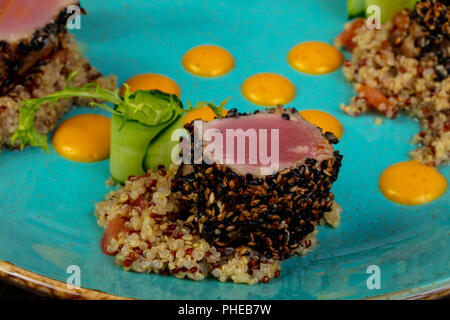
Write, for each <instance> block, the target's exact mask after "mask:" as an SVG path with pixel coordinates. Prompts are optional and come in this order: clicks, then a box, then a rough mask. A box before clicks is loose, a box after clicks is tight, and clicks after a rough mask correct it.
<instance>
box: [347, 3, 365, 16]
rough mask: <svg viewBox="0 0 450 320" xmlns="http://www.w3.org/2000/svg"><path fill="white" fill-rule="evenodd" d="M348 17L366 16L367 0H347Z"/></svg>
mask: <svg viewBox="0 0 450 320" xmlns="http://www.w3.org/2000/svg"><path fill="white" fill-rule="evenodd" d="M347 10H348V18H349V19H353V18H356V17H364V15H365V12H366V11H365V10H366V3H365V0H347Z"/></svg>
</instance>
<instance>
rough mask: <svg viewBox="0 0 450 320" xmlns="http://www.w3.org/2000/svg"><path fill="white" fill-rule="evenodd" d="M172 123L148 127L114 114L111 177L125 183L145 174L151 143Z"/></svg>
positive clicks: (112, 122)
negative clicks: (143, 163)
mask: <svg viewBox="0 0 450 320" xmlns="http://www.w3.org/2000/svg"><path fill="white" fill-rule="evenodd" d="M168 125H170V123H163V124H161V125H156V126H148V125H145V124H142V123H139V122H138V121H134V120H127V121H125V123H124V119H123V117H122V116H120V115H117V114H113V116H112V118H111V149H110V163H109V167H110V171H111V177H112V178H113V179H114V180H115V181H117V182H119V183H124V182H125V181H126V180H127V179H128V177H129V176H131V175H133V176H140V175H143V174H145V171H144V168H142V161H143V159H144V156H145V154H146V152H147V149H148V146H149V144H150V142H151V141H152V140H153V139H154V138H155V137H156V136H157V135H158V133H160V132H161V130H163V129H164V127H166V126H168Z"/></svg>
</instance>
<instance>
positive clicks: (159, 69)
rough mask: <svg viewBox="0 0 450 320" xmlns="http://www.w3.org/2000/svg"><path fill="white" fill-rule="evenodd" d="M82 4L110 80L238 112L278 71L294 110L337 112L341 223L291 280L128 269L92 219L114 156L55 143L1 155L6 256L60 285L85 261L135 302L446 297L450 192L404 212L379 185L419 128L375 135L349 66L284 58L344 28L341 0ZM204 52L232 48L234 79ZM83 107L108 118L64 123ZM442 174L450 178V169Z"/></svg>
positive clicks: (393, 128)
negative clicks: (375, 273) (312, 71)
mask: <svg viewBox="0 0 450 320" xmlns="http://www.w3.org/2000/svg"><path fill="white" fill-rule="evenodd" d="M82 2H83V5H84V6H85V8H86V10H87V12H88V15H87V16H83V17H82V19H81V30H75V31H74V32H73V33H74V34H75V36H76V38H77V40H78V42H79V44H80V47H81V48H82V49H83V51H84V53H85V55H86V56H87V57H89V58H90V60H91V62H92V64H93V65H94V66H96V67H98V68H99V69H100V70H101V71H102V72H103V73H104V74H110V73H114V74H116V75H117V76H118V78H119V81H120V82H123V81H125V80H126V79H128V78H129V77H131V76H133V75H136V74H139V73H144V72H153V73H161V74H165V75H167V76H169V77H171V78H172V79H174V80H175V81H176V82H177V83H178V84H179V86H180V88H181V91H182V100H183V102H186V101H187V100H190V101H192V102H196V101H199V100H206V101H213V102H216V103H218V102H220V101H223V100H224V99H226V98H227V97H230V101H229V103H228V108H231V107H238V108H239V109H240V110H242V111H250V110H254V109H255V107H254V106H252V105H251V104H250V103H249V102H248V101H246V100H245V99H244V97H243V96H242V95H241V92H240V86H241V84H242V83H243V81H244V80H245V79H246V78H247V77H248V76H250V75H253V74H255V73H260V72H276V73H279V74H281V75H284V76H286V77H287V78H289V79H290V80H291V81H292V82H293V83H294V84H295V87H296V89H297V96H296V98H295V100H294V101H292V103H290V106H292V107H296V108H298V109H305V108H308V109H310V108H314V109H321V110H325V111H327V112H329V113H331V114H333V115H334V116H336V117H337V118H338V119H339V120H340V121H341V122H342V124H343V126H344V128H345V134H344V137H343V139H342V141H341V142H340V143H339V145H338V149H339V150H340V151H341V153H342V154H343V155H344V162H343V166H342V171H341V173H340V178H339V180H338V181H337V183H336V184H335V185H334V186H333V192H334V193H335V195H336V200H337V202H339V203H340V204H341V205H342V207H343V208H344V213H343V215H342V220H341V226H340V227H339V228H338V229H331V228H326V227H322V228H321V230H320V232H319V236H318V239H319V241H320V244H319V246H318V247H317V248H316V249H315V250H314V251H313V252H312V253H311V254H310V255H308V256H306V257H304V258H292V259H289V260H288V261H286V262H284V263H283V267H282V273H281V277H280V278H279V279H274V280H272V281H271V282H270V283H268V284H266V285H262V284H261V285H260V284H258V285H254V286H247V285H237V284H233V283H220V282H218V281H216V280H212V279H210V280H205V281H200V282H193V281H189V280H180V279H177V278H175V277H168V276H162V275H157V274H138V273H133V272H124V271H123V270H122V268H121V267H118V266H115V265H114V263H113V258H111V257H109V256H105V255H103V254H102V253H101V250H100V247H99V240H100V237H101V235H102V229H101V228H99V227H98V226H97V223H96V220H95V217H94V215H93V211H94V204H95V203H96V202H98V201H100V200H102V199H103V197H104V195H105V194H106V193H107V192H109V191H110V190H111V188H109V187H107V186H106V184H105V181H106V180H107V179H108V178H109V169H108V161H103V162H97V163H88V164H86V163H77V162H72V161H68V160H65V159H63V158H61V157H60V156H58V155H57V154H56V153H55V151H54V150H53V149H52V148H50V155H46V154H45V153H42V152H41V151H40V150H39V149H36V148H26V149H25V150H24V151H22V152H17V151H13V152H11V151H7V150H3V152H2V153H1V154H0V176H1V181H0V195H1V196H0V242H1V243H2V245H1V246H0V259H2V260H4V261H9V262H10V263H12V264H14V265H16V266H18V267H20V268H23V269H26V270H29V271H32V272H35V273H38V274H41V275H43V276H45V277H48V278H51V279H56V280H59V281H62V282H65V281H66V279H67V278H68V277H69V276H70V274H68V273H67V272H66V271H67V267H68V266H69V265H77V266H79V267H80V270H81V286H82V287H84V288H89V289H95V290H99V291H103V292H107V293H111V294H115V295H120V296H125V297H132V298H148V299H327V298H333V299H334V298H338V299H342V298H367V297H384V298H405V297H411V296H417V295H427V293H428V292H435V291H436V290H437V291H442V290H443V291H444V292H446V290H448V288H449V286H450V268H449V261H450V259H449V253H450V239H449V230H450V228H449V226H450V220H449V216H450V215H449V200H450V195H449V193H448V192H447V193H446V194H445V195H444V196H442V197H441V198H440V199H438V200H436V201H434V202H431V203H429V204H425V205H420V206H401V205H397V204H395V203H392V202H390V201H388V200H386V199H385V198H384V197H383V196H382V194H381V193H380V191H379V190H378V188H377V181H378V177H379V176H380V174H381V172H382V171H383V169H385V168H386V167H388V166H389V165H391V164H393V163H396V162H399V161H403V160H406V159H408V151H409V150H411V149H412V148H414V146H413V145H411V144H410V140H411V137H412V136H413V134H414V133H415V132H417V130H418V123H417V122H416V121H414V120H413V119H411V118H408V117H404V116H400V117H399V118H398V119H397V120H395V121H391V120H384V121H383V124H382V125H378V126H376V125H374V124H373V121H374V117H375V115H364V116H360V117H359V118H357V119H356V118H352V117H349V116H346V115H344V114H342V113H341V112H340V109H339V105H340V103H343V102H348V101H349V99H350V97H351V96H352V95H353V94H354V91H353V89H352V87H351V85H350V84H348V83H347V82H346V81H345V80H344V76H343V74H342V71H341V70H339V71H337V72H334V73H332V74H329V75H324V76H309V75H305V74H301V73H299V72H297V71H295V70H294V69H292V68H291V67H290V66H289V65H288V63H287V61H286V57H287V53H288V52H289V50H290V49H291V48H292V47H293V46H294V45H296V44H298V43H300V42H302V41H308V40H318V41H324V42H328V43H332V41H333V39H334V37H335V36H336V35H337V34H338V33H339V32H340V31H341V30H342V28H343V25H344V23H345V22H346V17H347V14H346V5H345V1H335V0H317V1H294V0H289V1H288V0H285V1H279V0H272V1H260V0H258V1H256V0H248V1H212V0H211V1H206V0H205V1H200V0H191V1H163V0H161V1H139V0H134V1H131V0H130V1H117V0H115V1H108V5H105V2H104V1H98V0H97V1H82ZM206 43H213V44H217V45H220V46H223V47H224V48H226V49H228V50H229V51H230V52H231V53H232V55H233V56H234V58H235V60H236V66H235V68H234V69H233V70H232V72H230V73H229V74H227V75H225V76H223V77H219V78H214V79H204V78H198V77H194V76H192V75H190V74H188V73H187V72H186V71H185V70H184V69H183V67H182V66H181V58H182V56H183V54H184V53H185V52H186V51H187V50H188V49H190V48H192V47H194V46H197V45H199V44H206ZM86 112H98V113H102V111H100V110H94V111H92V110H90V109H87V108H79V109H74V110H72V111H71V112H70V113H69V114H68V115H66V117H65V118H69V117H71V116H73V115H75V114H80V113H86ZM440 171H441V172H442V173H443V174H444V175H445V176H446V177H447V179H448V177H449V172H450V171H449V168H448V167H442V168H440ZM373 265H375V266H378V267H379V270H380V276H381V278H380V279H381V288H380V289H376V288H373V289H369V288H368V286H367V280H368V278H369V276H371V274H368V273H367V270H368V267H369V266H373ZM0 269H1V268H0ZM369 269H370V268H369ZM3 274H4V273H3ZM447 292H448V291H447Z"/></svg>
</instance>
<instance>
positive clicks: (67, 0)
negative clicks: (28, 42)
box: [0, 0, 76, 41]
mask: <svg viewBox="0 0 450 320" xmlns="http://www.w3.org/2000/svg"><path fill="white" fill-rule="evenodd" d="M75 3H76V1H74V0H45V1H43V0H2V1H0V40H5V41H13V40H20V39H23V38H25V37H28V36H31V35H32V34H33V33H34V31H35V30H36V29H38V28H43V27H45V26H46V25H47V24H48V23H50V22H52V21H54V20H55V19H56V18H57V16H58V13H59V11H61V10H62V9H65V8H67V7H68V6H70V5H72V4H75Z"/></svg>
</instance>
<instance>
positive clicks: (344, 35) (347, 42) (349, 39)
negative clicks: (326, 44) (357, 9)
mask: <svg viewBox="0 0 450 320" xmlns="http://www.w3.org/2000/svg"><path fill="white" fill-rule="evenodd" d="M365 21H366V20H365V19H363V18H359V19H356V20H354V21H353V22H352V24H351V25H350V27H349V28H347V29H345V30H344V31H342V32H341V34H340V35H339V36H338V38H339V39H340V40H341V41H342V44H343V45H344V47H345V48H346V49H347V50H348V51H350V52H352V51H353V49H354V48H355V46H356V44H355V43H354V42H353V38H354V37H355V31H356V30H358V29H359V28H361V27H362V26H363V25H364V24H365Z"/></svg>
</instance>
